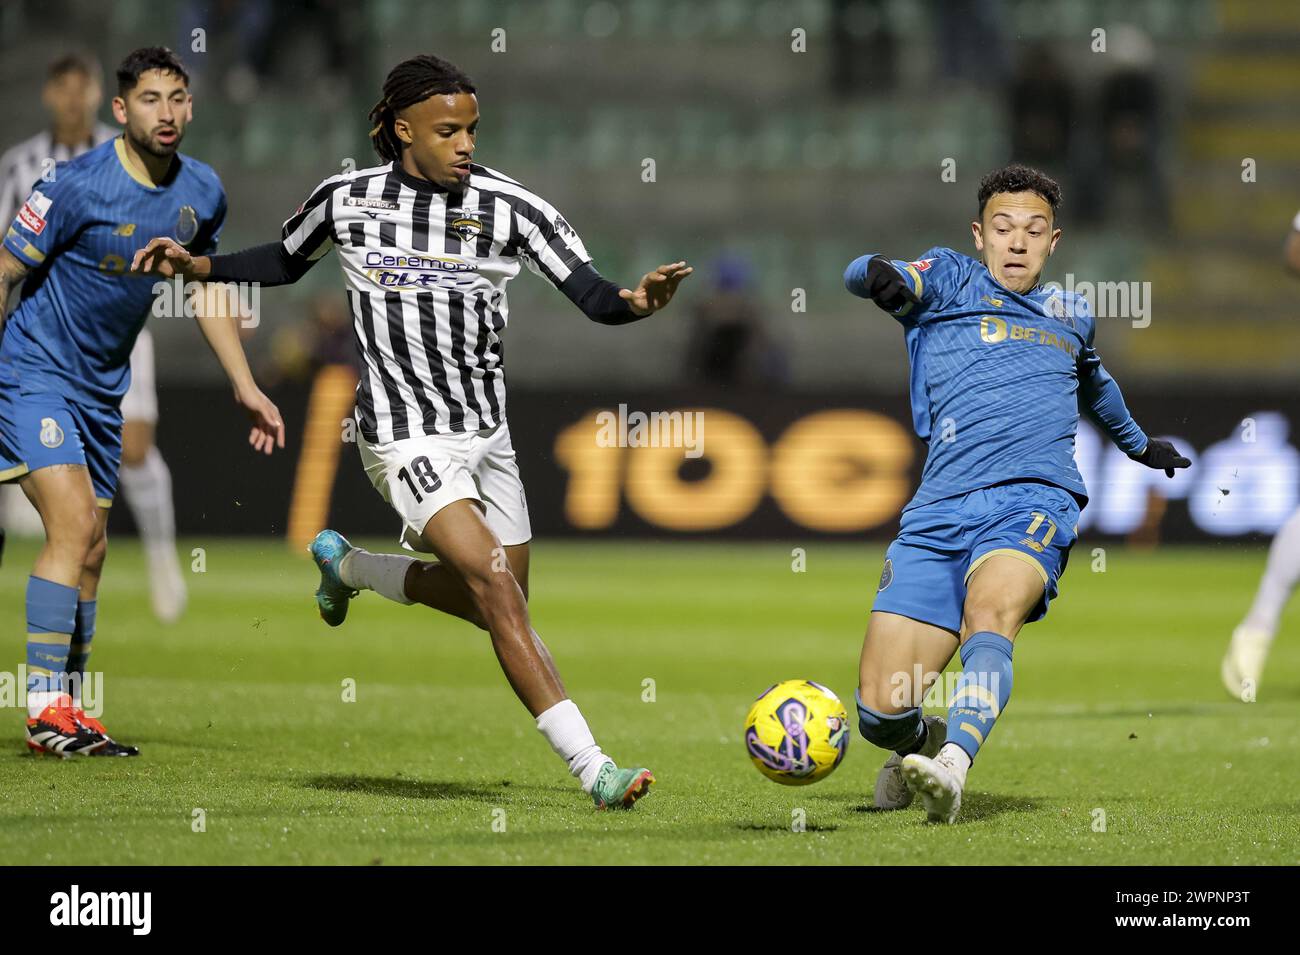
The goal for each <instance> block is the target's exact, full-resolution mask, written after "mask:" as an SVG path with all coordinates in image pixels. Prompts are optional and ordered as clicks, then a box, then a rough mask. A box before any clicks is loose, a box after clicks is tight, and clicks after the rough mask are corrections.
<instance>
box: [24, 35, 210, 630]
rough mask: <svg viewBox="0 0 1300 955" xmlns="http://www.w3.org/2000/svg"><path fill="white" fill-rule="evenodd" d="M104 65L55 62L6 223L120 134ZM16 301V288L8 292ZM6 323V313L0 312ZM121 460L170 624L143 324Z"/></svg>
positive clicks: (169, 535)
mask: <svg viewBox="0 0 1300 955" xmlns="http://www.w3.org/2000/svg"><path fill="white" fill-rule="evenodd" d="M100 74H101V70H100V66H99V63H98V62H97V61H96V60H95V59H93V58H92V57H89V56H84V55H81V54H76V53H73V54H68V55H66V56H61V57H59V58H58V59H56V60H55V61H54V62H52V63H51V64H50V66H49V70H48V73H47V77H46V80H45V87H44V90H43V91H42V95H41V101H42V103H43V104H44V105H45V109H46V111H47V112H48V113H49V115H50V128H49V129H47V130H44V131H42V132H40V133H37V134H36V135H35V136H33V137H31V138H30V139H26V140H24V141H23V142H21V143H19V144H18V145H16V146H14V147H13V148H12V149H9V150H8V151H7V152H5V153H4V155H3V156H0V229H3V228H5V227H6V226H8V225H9V223H11V222H13V221H14V216H15V215H16V214H17V212H18V209H19V207H20V206H22V204H23V203H24V202H25V201H26V199H27V197H28V196H29V195H30V194H31V191H32V189H33V188H40V183H41V182H43V181H48V180H49V179H50V177H51V176H52V175H53V174H54V168H55V163H61V162H67V161H69V160H72V159H75V158H76V157H78V156H80V155H81V154H82V153H84V152H86V151H87V150H89V149H92V148H94V147H95V146H98V145H100V144H101V143H105V142H107V141H108V140H110V139H112V138H113V137H114V136H116V135H117V130H115V129H114V128H113V127H112V126H108V125H106V124H104V123H101V122H98V121H97V120H96V119H95V114H96V113H97V112H98V111H99V106H100V103H101V101H102V100H103V86H102V84H101V82H100ZM10 298H11V299H12V300H13V303H12V304H15V305H16V304H17V298H18V296H17V294H14V295H12V296H10ZM0 324H3V316H2V315H0ZM122 418H123V424H122V466H121V469H120V471H119V474H118V478H119V480H120V482H121V484H122V492H123V494H124V496H125V497H126V503H127V506H128V507H129V508H130V509H131V516H132V517H133V518H134V519H135V525H136V529H137V530H138V531H139V534H140V539H141V541H142V542H143V544H144V548H145V555H146V557H147V558H148V562H149V592H150V595H151V597H152V601H153V610H154V615H155V616H157V617H158V619H159V620H161V621H163V622H165V623H171V622H173V621H175V620H176V619H178V618H179V617H180V615H181V613H182V612H183V611H184V609H185V602H186V590H185V579H184V577H182V576H181V567H180V561H179V560H178V559H177V556H176V519H175V507H174V505H173V504H172V479H171V472H170V471H169V470H168V468H167V463H166V462H165V461H164V460H163V458H162V455H161V454H159V453H158V448H157V447H156V446H155V444H154V429H155V428H156V427H157V424H158V394H157V390H156V389H155V387H154V354H153V337H152V336H151V335H150V334H149V331H148V329H147V328H146V329H141V331H140V334H139V335H138V336H137V337H136V340H135V347H134V348H133V349H132V351H131V385H130V387H129V388H127V391H126V394H125V395H124V396H123V398H122ZM13 494H14V497H13V498H12V499H10V500H8V501H4V500H3V498H0V504H3V505H4V506H3V507H0V524H3V523H4V522H5V520H6V518H7V519H8V520H9V521H12V522H16V518H17V516H18V512H19V509H20V508H21V509H24V510H27V511H28V513H29V514H30V515H31V522H32V524H33V528H32V529H33V531H34V532H39V530H40V521H39V518H38V517H37V515H36V514H35V512H34V511H31V510H30V505H28V504H27V503H26V500H25V499H24V498H23V496H22V493H21V492H20V491H18V490H17V488H15V489H14V491H13Z"/></svg>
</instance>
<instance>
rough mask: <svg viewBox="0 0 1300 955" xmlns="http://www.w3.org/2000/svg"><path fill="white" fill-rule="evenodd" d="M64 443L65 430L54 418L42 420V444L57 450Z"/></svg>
mask: <svg viewBox="0 0 1300 955" xmlns="http://www.w3.org/2000/svg"><path fill="white" fill-rule="evenodd" d="M62 443H63V429H62V428H60V427H59V423H58V422H57V421H55V420H54V419H53V418H42V419H41V444H43V445H45V446H46V447H47V448H57V447H58V446H59V445H61V444H62Z"/></svg>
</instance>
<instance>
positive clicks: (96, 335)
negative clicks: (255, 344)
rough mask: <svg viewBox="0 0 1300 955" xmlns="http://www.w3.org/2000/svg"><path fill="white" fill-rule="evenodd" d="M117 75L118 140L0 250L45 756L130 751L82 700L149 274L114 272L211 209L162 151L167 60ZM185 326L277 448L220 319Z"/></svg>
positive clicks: (172, 104)
mask: <svg viewBox="0 0 1300 955" xmlns="http://www.w3.org/2000/svg"><path fill="white" fill-rule="evenodd" d="M117 82H118V95H117V96H116V97H114V99H113V115H114V117H115V118H116V119H117V121H118V123H120V124H121V125H122V126H124V127H125V128H124V130H123V133H122V135H121V136H119V137H117V138H116V139H113V140H110V141H109V142H106V143H104V144H102V145H100V146H97V147H95V148H94V149H91V150H89V151H88V152H86V153H83V154H82V155H81V156H79V157H77V158H76V159H74V160H72V161H71V162H68V163H60V164H59V165H58V166H57V167H56V169H55V176H54V177H53V178H52V179H51V180H50V181H49V182H40V183H38V184H37V185H38V186H39V188H37V189H36V190H35V191H33V192H32V194H31V195H30V196H29V197H28V198H27V201H26V202H25V203H24V204H23V206H22V208H20V209H19V210H18V215H17V217H16V218H15V219H14V221H13V225H12V226H10V227H9V229H8V231H7V232H6V233H5V238H4V245H3V248H2V249H0V309H2V308H3V306H4V304H5V302H6V301H7V299H8V296H9V294H10V292H11V291H12V290H13V288H14V287H15V286H17V285H18V283H19V282H22V281H23V280H24V279H28V278H29V276H30V280H29V281H28V284H27V286H26V292H27V294H26V295H25V297H24V298H23V300H22V301H21V302H20V303H19V304H18V308H17V309H16V310H15V311H14V313H13V315H12V316H11V317H10V319H9V321H8V322H6V323H5V328H4V338H3V342H2V343H0V481H17V482H18V484H19V486H20V487H21V488H22V490H23V493H24V494H26V495H27V497H28V499H29V500H30V501H31V502H32V504H33V506H35V508H36V510H37V511H38V512H39V513H40V515H41V520H42V522H43V524H44V525H45V546H44V547H43V548H42V549H41V551H40V553H39V554H38V555H37V558H36V564H35V566H34V567H33V568H32V574H31V576H30V577H29V578H28V580H27V673H28V677H27V708H28V720H27V745H28V746H29V747H30V748H31V749H33V750H35V751H37V752H39V753H47V752H48V753H55V754H57V755H60V756H70V755H74V754H85V755H135V754H136V753H137V752H138V750H136V748H135V747H132V746H125V745H122V744H119V743H117V742H115V741H114V740H113V739H112V738H111V737H110V736H109V735H108V733H107V731H106V730H105V728H104V726H103V724H102V723H100V722H99V720H98V719H95V718H93V717H91V716H89V715H88V714H87V713H86V712H85V710H84V709H83V707H82V699H81V680H82V677H83V675H84V674H85V672H86V661H87V658H88V657H89V655H90V649H91V638H92V637H93V636H94V633H95V617H96V603H97V602H96V595H97V592H98V586H99V578H100V573H101V571H102V569H103V565H104V556H105V553H106V550H107V542H106V540H105V535H104V528H105V524H106V521H107V517H108V508H109V507H110V506H111V505H112V502H113V494H114V492H115V491H116V488H117V474H118V465H119V461H120V457H121V449H122V414H121V411H120V405H121V402H122V396H123V394H125V393H126V390H127V387H128V386H129V385H130V382H131V373H130V367H129V364H128V362H129V359H130V355H131V349H132V346H133V345H134V343H135V339H136V336H137V335H138V334H139V332H140V329H141V327H142V326H143V325H144V323H145V319H146V318H147V317H148V315H149V313H150V310H151V306H152V303H153V300H154V292H153V284H154V283H152V282H148V281H143V280H141V278H140V277H139V276H135V275H128V274H126V267H127V263H129V262H130V261H131V258H132V256H133V255H134V254H135V252H136V251H137V250H138V249H139V248H140V247H141V246H142V245H143V243H144V241H145V238H144V237H145V236H149V235H154V234H156V233H158V232H159V231H162V230H168V231H176V232H179V234H180V238H181V240H182V241H184V242H185V243H186V244H187V245H189V246H191V247H192V248H194V249H196V250H199V249H201V250H203V251H205V252H210V251H212V250H214V249H215V248H216V244H217V239H218V236H219V234H220V232H221V225H222V222H223V220H224V218H225V213H226V200H225V194H224V192H223V190H222V188H221V181H220V180H219V179H218V178H217V176H216V173H214V172H213V171H212V169H211V168H209V167H208V166H205V165H204V164H203V163H201V162H198V161H197V160H195V159H191V158H190V157H189V156H183V155H181V154H179V153H178V152H177V148H178V147H179V145H180V142H181V139H182V138H183V137H184V135H185V128H186V125H187V124H188V122H189V120H190V114H191V108H192V103H191V99H190V94H189V89H188V86H189V79H188V77H187V75H186V72H185V68H184V67H183V66H182V65H181V63H180V61H179V60H178V59H177V58H176V56H175V55H174V54H173V53H172V52H171V51H170V50H166V49H163V48H161V47H149V48H145V49H140V50H136V51H135V52H133V53H131V54H130V55H129V56H127V58H126V59H125V60H124V61H123V62H122V65H121V66H120V67H119V68H118V71H117ZM130 225H133V226H134V228H126V226H130ZM197 304H198V305H199V306H202V304H203V302H202V297H200V301H199V303H197ZM198 322H199V328H200V329H201V330H202V332H203V335H204V337H205V338H206V339H207V341H208V344H209V345H211V347H212V350H213V351H214V352H215V353H216V355H217V358H218V359H219V360H220V362H221V365H222V367H223V368H224V369H225V371H226V374H227V376H228V377H229V378H230V381H231V384H232V385H233V386H234V391H235V401H236V402H237V403H238V404H239V405H240V406H242V407H243V408H244V409H245V410H246V411H247V412H248V415H249V417H250V418H251V419H252V422H253V428H252V431H251V433H250V434H249V443H250V444H251V445H252V446H253V448H254V449H255V450H258V451H265V452H266V453H268V454H269V453H270V452H271V449H272V447H273V446H274V445H276V444H279V445H280V446H281V447H283V444H284V428H283V425H282V424H281V420H280V413H279V411H277V410H276V407H275V405H273V404H272V403H271V402H270V401H269V400H268V399H267V397H266V396H265V395H264V394H262V392H261V391H260V390H259V389H258V388H257V386H256V384H254V382H253V378H252V375H251V374H250V373H249V370H248V363H247V361H246V360H245V358H244V352H243V347H242V346H241V345H240V342H239V337H238V334H237V332H236V328H235V324H234V322H233V320H232V319H231V318H230V317H229V316H227V315H225V314H213V315H211V316H210V317H201V318H199V320H198Z"/></svg>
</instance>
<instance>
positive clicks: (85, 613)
mask: <svg viewBox="0 0 1300 955" xmlns="http://www.w3.org/2000/svg"><path fill="white" fill-rule="evenodd" d="M98 604H99V601H97V600H79V601H77V629H76V630H74V631H73V633H72V645H71V646H70V647H69V648H68V665H67V667H66V669H65V671H64V672H65V673H67V675H68V679H67V680H66V681H65V688H66V690H67V692H68V693H69V694H70V695H71V696H72V698H73V699H74V700H79V699H81V683H82V682H83V680H84V679H85V676H86V661H87V660H89V659H90V641H91V640H93V639H94V637H95V608H96V606H97V605H98Z"/></svg>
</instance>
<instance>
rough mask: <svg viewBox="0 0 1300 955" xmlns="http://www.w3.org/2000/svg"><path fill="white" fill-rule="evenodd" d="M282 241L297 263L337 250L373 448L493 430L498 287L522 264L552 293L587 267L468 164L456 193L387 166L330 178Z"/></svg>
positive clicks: (570, 241) (500, 403) (521, 195)
mask: <svg viewBox="0 0 1300 955" xmlns="http://www.w3.org/2000/svg"><path fill="white" fill-rule="evenodd" d="M281 242H282V245H283V252H284V253H285V254H287V255H289V256H292V257H294V258H296V259H298V260H299V261H301V262H303V263H306V262H310V261H314V260H316V259H318V258H320V257H321V256H322V255H324V254H325V253H326V252H328V251H329V248H330V245H331V244H333V245H335V246H337V247H338V251H339V260H340V264H341V267H342V269H343V277H344V281H345V283H346V285H347V296H348V302H349V304H350V305H351V308H352V318H353V327H354V330H355V332H356V339H357V345H358V347H359V349H360V353H361V380H360V383H359V384H358V386H357V427H358V430H359V431H360V432H361V435H362V436H363V437H364V438H365V439H366V440H367V441H370V442H372V443H382V442H388V441H400V440H402V439H404V438H410V437H420V436H423V435H428V434H443V433H453V432H463V431H476V430H480V429H483V428H490V427H494V426H495V425H497V424H498V423H500V422H501V421H504V420H505V401H506V393H505V378H504V373H503V369H502V357H503V354H502V344H501V332H502V331H503V330H504V329H505V327H506V321H507V319H508V316H509V310H508V308H507V305H506V283H508V282H509V281H510V280H511V279H512V278H514V277H515V276H516V275H517V274H519V267H520V264H521V263H522V264H524V265H526V266H528V267H529V268H530V269H531V270H532V271H534V272H537V273H538V274H540V275H542V276H545V277H546V278H547V279H548V280H549V281H550V282H551V283H552V284H553V285H555V286H556V287H557V288H558V287H559V286H560V285H561V283H563V282H564V280H565V279H566V278H568V277H569V275H570V273H572V272H573V271H574V270H575V269H577V268H580V267H581V266H582V265H584V264H585V263H588V262H590V261H591V257H590V256H589V255H588V254H587V250H586V249H585V248H584V247H583V244H582V240H581V239H580V238H579V237H578V234H577V233H576V232H574V230H573V229H572V227H570V225H569V224H568V223H567V222H566V221H565V220H564V218H563V217H562V216H561V215H560V214H559V213H558V212H556V210H555V208H554V207H552V206H551V205H550V204H549V203H547V202H545V201H544V200H542V199H540V198H539V197H538V196H537V195H535V194H534V193H532V192H529V191H528V190H527V189H525V188H524V187H523V186H521V185H520V184H519V183H518V182H516V181H515V180H513V179H511V178H509V177H508V176H504V175H502V174H501V173H499V172H497V171H496V170H494V169H490V168H488V167H487V166H481V165H478V164H477V163H476V164H474V165H472V166H471V171H470V177H469V179H468V181H467V183H466V184H465V186H464V187H462V189H461V190H460V191H449V190H447V189H444V188H442V187H440V186H437V185H435V184H434V183H432V182H429V181H427V180H424V179H420V178H417V177H415V176H412V175H410V174H409V173H407V172H406V171H405V170H403V169H402V168H401V167H400V165H399V164H397V163H392V164H389V165H385V166H377V167H374V168H371V169H361V170H357V171H355V172H349V173H344V174H343V175H339V176H334V177H332V178H330V179H327V180H325V181H324V182H323V183H321V184H320V185H319V186H318V187H316V190H315V191H314V192H312V194H311V197H310V198H309V199H308V200H307V201H306V202H305V203H303V205H302V206H301V207H300V208H299V209H298V211H297V212H296V213H294V215H293V216H292V217H291V218H290V219H289V220H288V221H287V222H286V223H285V224H284V229H283V232H282V235H281Z"/></svg>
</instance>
